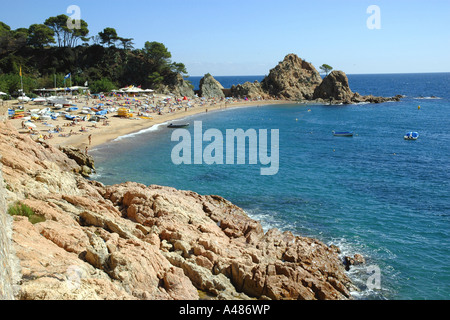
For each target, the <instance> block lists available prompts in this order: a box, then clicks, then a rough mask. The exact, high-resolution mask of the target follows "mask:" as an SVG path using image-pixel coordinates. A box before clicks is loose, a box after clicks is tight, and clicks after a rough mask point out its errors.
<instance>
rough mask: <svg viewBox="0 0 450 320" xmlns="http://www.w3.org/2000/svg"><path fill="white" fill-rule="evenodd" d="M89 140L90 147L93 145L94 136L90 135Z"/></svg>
mask: <svg viewBox="0 0 450 320" xmlns="http://www.w3.org/2000/svg"><path fill="white" fill-rule="evenodd" d="M88 139H89V145H91V144H92V134H90V135H89V137H88ZM86 149H87V147H86Z"/></svg>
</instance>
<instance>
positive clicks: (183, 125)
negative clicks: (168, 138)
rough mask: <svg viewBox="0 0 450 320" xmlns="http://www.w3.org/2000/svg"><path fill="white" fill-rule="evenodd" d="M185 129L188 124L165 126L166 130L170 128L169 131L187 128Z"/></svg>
mask: <svg viewBox="0 0 450 320" xmlns="http://www.w3.org/2000/svg"><path fill="white" fill-rule="evenodd" d="M187 127H189V123H185V124H173V123H171V124H169V125H168V126H167V128H171V129H178V128H187Z"/></svg>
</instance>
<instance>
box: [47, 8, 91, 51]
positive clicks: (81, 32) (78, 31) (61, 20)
mask: <svg viewBox="0 0 450 320" xmlns="http://www.w3.org/2000/svg"><path fill="white" fill-rule="evenodd" d="M68 20H69V17H68V16H66V15H65V14H60V15H59V16H56V17H50V18H48V19H47V20H45V22H44V24H45V25H46V26H48V27H49V28H51V29H52V30H53V32H54V33H55V35H56V40H57V41H58V47H69V48H73V47H75V46H76V44H77V41H78V40H79V39H82V40H83V41H88V38H86V37H87V35H88V34H89V29H88V24H87V22H86V21H84V20H80V28H75V29H69V28H68V27H67V21H68Z"/></svg>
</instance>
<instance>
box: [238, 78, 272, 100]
mask: <svg viewBox="0 0 450 320" xmlns="http://www.w3.org/2000/svg"><path fill="white" fill-rule="evenodd" d="M230 91H231V95H232V96H234V97H238V98H244V97H247V98H248V99H268V98H270V96H269V94H268V93H266V92H264V90H263V88H262V87H261V83H259V82H258V81H255V82H245V83H244V84H238V85H236V86H232V87H231V90H230Z"/></svg>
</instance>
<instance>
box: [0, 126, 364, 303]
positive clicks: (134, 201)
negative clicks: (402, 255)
mask: <svg viewBox="0 0 450 320" xmlns="http://www.w3.org/2000/svg"><path fill="white" fill-rule="evenodd" d="M0 154H1V160H0V161H1V163H2V165H3V167H2V174H3V179H4V184H5V189H4V190H1V192H2V193H3V194H4V195H5V196H6V199H7V201H8V204H15V203H16V204H17V203H20V204H22V205H25V206H26V207H27V208H29V209H30V210H31V211H32V213H33V216H37V217H40V219H39V220H38V222H36V221H34V222H33V223H35V224H33V223H32V222H30V221H32V220H31V219H29V218H28V217H26V216H14V219H13V223H12V227H13V236H12V237H13V239H12V240H13V244H14V250H15V253H16V256H17V258H18V259H19V261H20V280H19V282H18V283H17V284H18V285H19V287H18V290H17V292H16V295H15V298H16V299H27V300H41V299H114V300H118V299H124V300H129V299H183V300H186V299H189V300H190V299H199V298H213V299H251V298H257V299H351V294H350V291H351V290H354V289H355V287H354V286H353V284H352V283H351V281H350V279H349V278H348V276H347V275H346V273H345V266H344V264H343V261H342V259H341V257H340V256H339V255H338V250H337V248H336V247H334V246H327V245H325V244H324V243H321V242H319V241H318V240H315V239H311V238H304V237H301V236H294V235H293V234H292V233H291V232H281V231H279V230H277V229H272V230H269V231H267V232H264V231H263V228H262V226H261V224H260V223H259V222H257V221H255V220H252V219H251V218H249V217H248V216H247V215H246V213H245V212H244V211H243V210H242V209H241V208H239V207H237V206H235V205H233V204H232V203H230V202H229V201H227V200H225V199H223V198H222V197H220V196H213V195H211V196H202V195H199V194H197V193H195V192H191V191H180V190H176V189H173V188H169V187H161V186H145V185H142V184H138V183H133V182H127V183H123V184H119V185H113V186H105V185H103V184H101V183H99V182H96V181H91V180H87V179H85V178H83V177H82V176H81V175H80V174H79V173H78V172H79V170H80V165H79V164H78V163H77V162H76V161H75V160H73V159H70V158H69V157H68V156H67V155H66V154H65V153H63V152H62V151H61V150H59V149H57V148H54V147H52V146H49V145H42V144H40V143H37V142H34V141H33V140H32V139H31V138H30V137H29V136H25V135H20V134H19V133H18V132H17V131H16V130H15V129H14V128H13V127H12V126H11V125H10V124H8V123H3V122H0Z"/></svg>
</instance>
